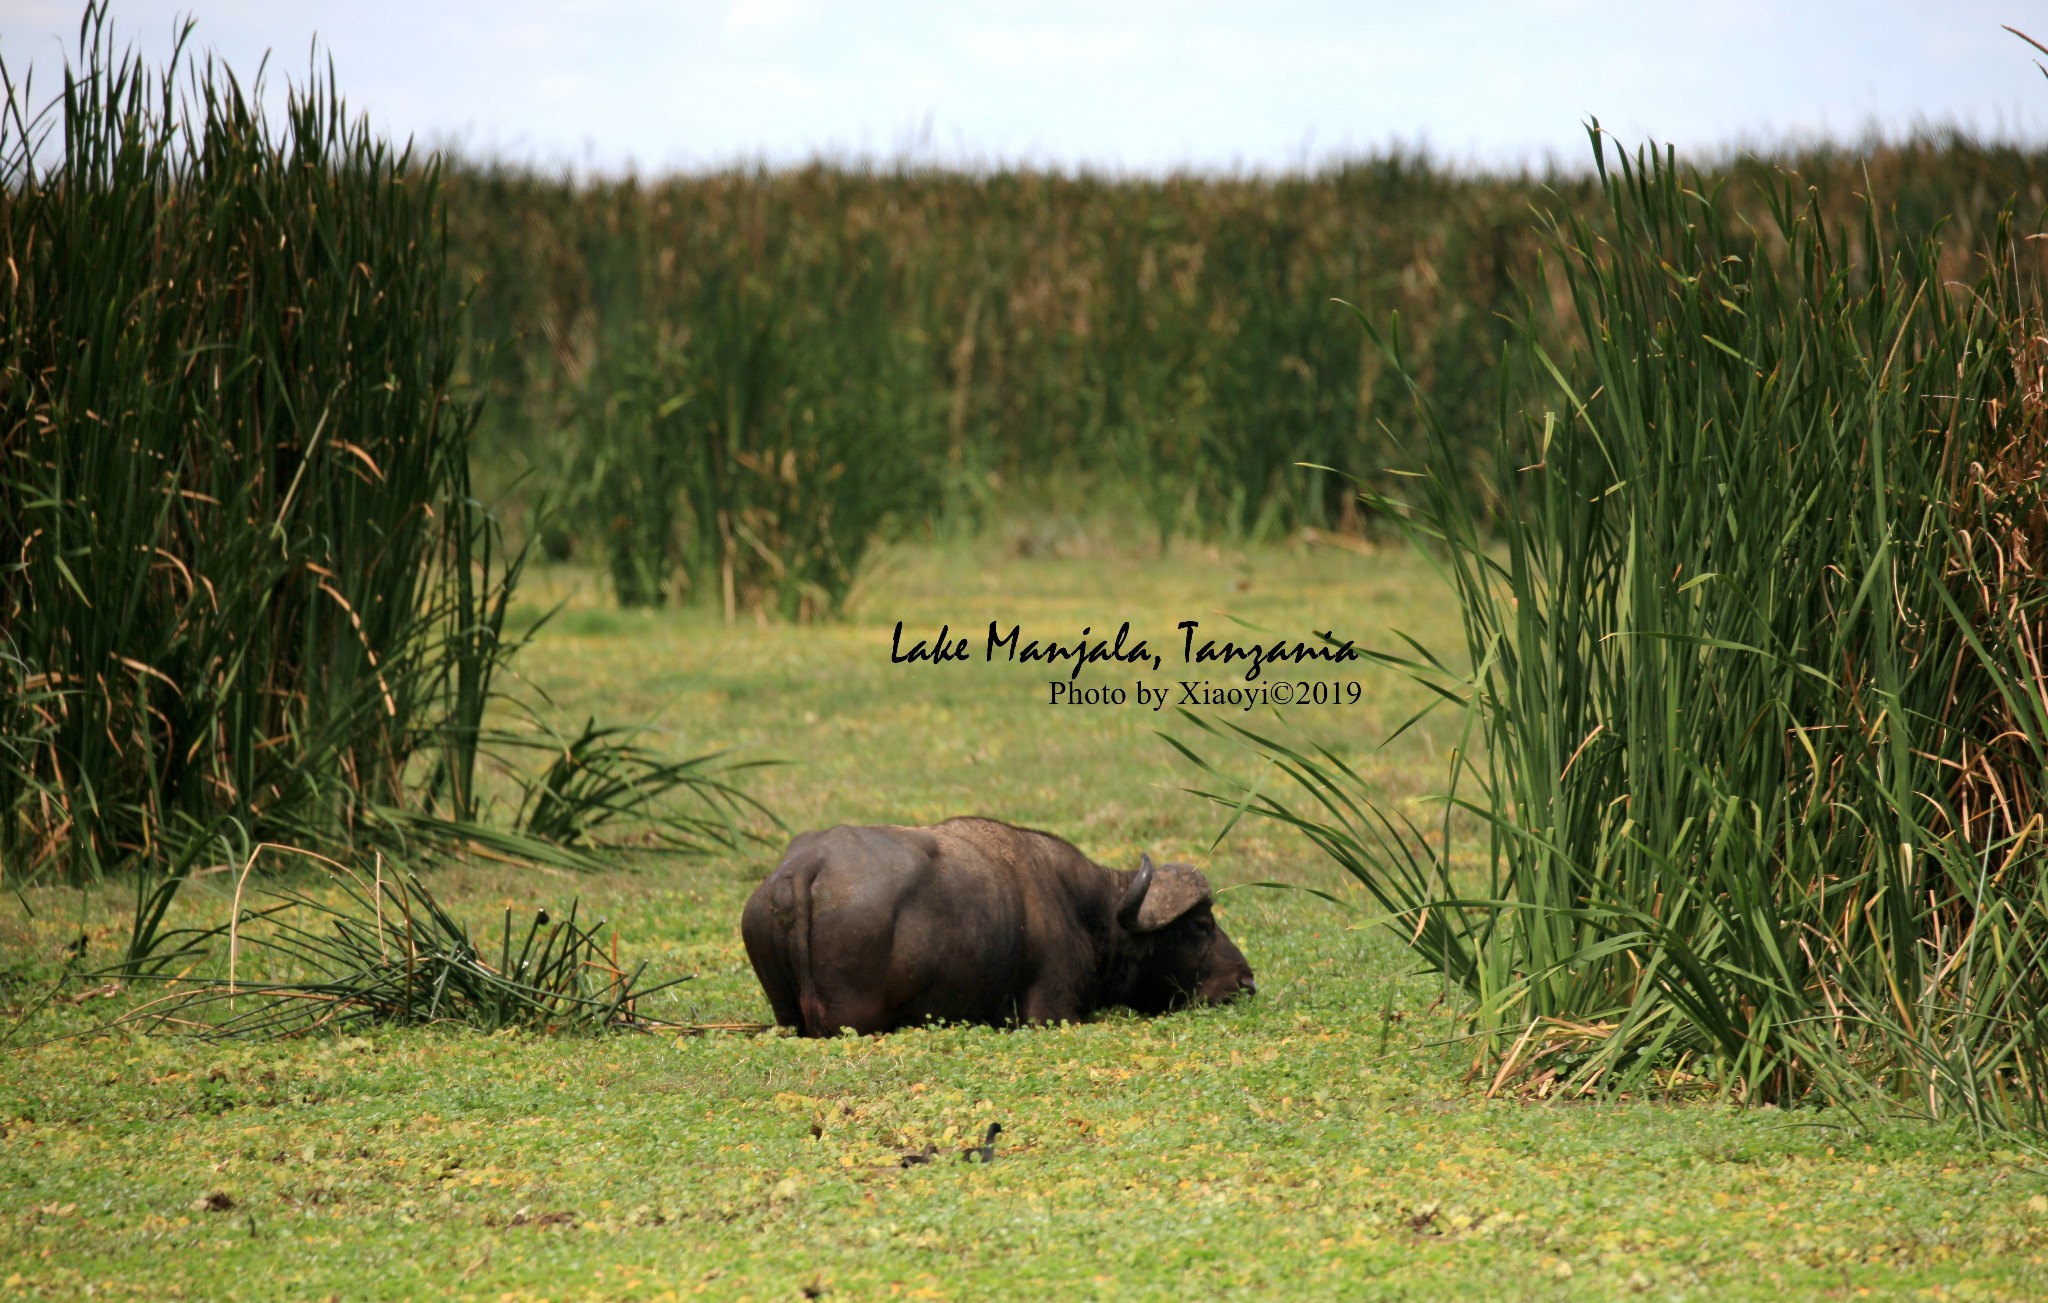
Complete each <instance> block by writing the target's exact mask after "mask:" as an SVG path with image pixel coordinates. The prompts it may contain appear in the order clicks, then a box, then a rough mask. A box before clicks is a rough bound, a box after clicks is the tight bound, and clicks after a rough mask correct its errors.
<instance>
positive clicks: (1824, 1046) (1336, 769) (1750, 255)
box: [1240, 128, 2048, 1129]
mask: <svg viewBox="0 0 2048 1303" xmlns="http://www.w3.org/2000/svg"><path fill="white" fill-rule="evenodd" d="M1594 145H1595V151H1596V152H1595V157H1596V161H1597V162H1598V164H1599V168H1600V183H1601V187H1602V190H1603V194H1604V196H1605V200H1606V213H1605V219H1604V220H1602V221H1600V222H1597V223H1596V222H1593V221H1589V220H1586V219H1583V218H1580V217H1576V216H1572V215H1569V214H1567V215H1563V216H1560V217H1558V218H1557V219H1556V220H1555V221H1554V224H1553V225H1552V227H1551V239H1552V242H1553V249H1554V251H1555V253H1556V255H1557V258H1558V264H1559V270H1560V272H1561V275H1562V277H1563V280H1564V283H1565V285H1566V286H1567V288H1568V289H1569V299H1568V301H1567V302H1568V305H1569V312H1570V315H1571V320H1570V321H1569V322H1567V323H1565V327H1566V328H1565V329H1563V330H1560V331H1557V332H1554V333H1553V334H1552V336H1551V337H1558V336H1562V335H1569V336H1571V337H1575V338H1578V339H1580V340H1582V341H1583V349H1582V350H1581V351H1579V352H1577V353H1576V354H1574V355H1570V356H1553V355H1552V354H1551V353H1550V352H1548V351H1547V350H1546V349H1545V348H1544V347H1543V346H1542V343H1541V338H1540V337H1539V335H1538V332H1537V331H1536V330H1535V329H1534V328H1532V329H1531V332H1530V338H1529V339H1528V356H1529V358H1530V365H1531V367H1532V369H1533V370H1535V372H1536V374H1538V375H1540V376H1543V377H1547V380H1548V383H1549V384H1550V386H1551V389H1550V395H1551V401H1552V402H1553V403H1554V404H1555V407H1554V409H1553V410H1552V411H1551V412H1548V413H1545V414H1543V415H1541V416H1540V417H1538V418H1536V419H1534V420H1520V419H1504V421H1503V430H1504V433H1503V435H1502V437H1501V442H1500V446H1499V448H1498V449H1497V451H1496V454H1495V459H1494V467H1495V468H1494V470H1493V471H1492V472H1491V474H1490V475H1489V476H1488V478H1487V480H1486V489H1487V497H1486V499H1485V501H1484V503H1483V504H1481V503H1476V502H1475V501H1474V500H1473V498H1472V497H1471V495H1469V494H1468V493H1467V492H1466V491H1465V487H1464V482H1465V476H1466V475H1467V473H1468V467H1467V466H1466V465H1465V464H1464V463H1463V462H1462V461H1461V460H1460V458H1459V449H1458V445H1457V444H1456V443H1455V442H1454V441H1453V440H1452V439H1451V438H1449V437H1448V436H1447V435H1446V434H1445V433H1444V432H1443V431H1442V430H1441V429H1440V427H1437V426H1436V425H1435V424H1434V422H1433V421H1431V422H1427V423H1428V424H1429V426H1430V428H1431V429H1432V432H1433V433H1432V439H1431V442H1430V444H1429V448H1428V455H1427V456H1426V457H1425V458H1424V459H1423V462H1422V466H1421V468H1420V470H1419V472H1418V475H1419V478H1418V479H1417V480H1416V481H1415V483H1416V484H1417V485H1418V488H1417V491H1416V492H1415V493H1414V494H1413V495H1412V496H1410V497H1409V498H1408V499H1406V500H1405V501H1399V502H1397V501H1395V500H1393V499H1390V498H1386V497H1377V498H1376V499H1375V501H1376V502H1377V504H1378V505H1380V506H1381V507H1382V508H1383V509H1385V510H1387V511H1389V512H1393V513H1397V514H1398V515H1399V516H1400V517H1401V518H1402V519H1403V520H1404V521H1405V522H1406V524H1407V527H1408V528H1409V529H1410V530H1411V531H1412V533H1413V534H1414V535H1415V536H1416V538H1417V539H1418V540H1419V541H1420V542H1422V543H1423V544H1424V545H1425V546H1426V547H1428V548H1430V549H1432V550H1433V551H1434V553H1435V555H1437V556H1438V557H1439V558H1440V559H1441V564H1442V568H1443V570H1444V573H1445V575H1446V577H1447V579H1448V580H1449V582H1450V583H1451V585H1452V586H1453V588H1454V590H1455V591H1456V593H1457V596H1458V599H1459V601H1460V603H1461V606H1462V609H1463V614H1464V619H1465V625H1466V638H1465V642H1466V648H1465V650H1466V653H1467V655H1468V656H1469V664H1470V665H1471V666H1472V668H1471V670H1470V671H1469V672H1457V671H1454V670H1453V668H1452V667H1451V666H1450V665H1449V664H1447V663H1446V662H1444V661H1442V660H1438V659H1435V658H1432V657H1429V656H1427V655H1404V656H1400V657H1395V656H1389V657H1387V658H1386V659H1388V660H1389V661H1390V662H1391V663H1394V664H1397V665H1399V666H1401V667H1402V668H1404V669H1406V670H1408V671H1409V672H1411V673H1413V674H1414V675H1415V676H1416V677H1417V678H1419V679H1421V680H1422V681H1424V682H1426V683H1427V684H1429V685H1430V686H1431V687H1433V688H1435V689H1436V690H1437V691H1438V692H1439V693H1441V694H1442V696H1443V698H1444V699H1447V700H1448V701H1449V702H1451V703H1453V704H1454V705H1455V707H1456V708H1458V709H1461V710H1462V711H1463V712H1464V715H1465V729H1466V732H1465V735H1464V737H1463V739H1462V740H1461V742H1460V745H1459V746H1458V748H1457V750H1456V751H1455V753H1454V759H1453V761H1452V763H1451V768H1450V773H1449V785H1448V788H1447V790H1446V792H1445V796H1444V811H1445V813H1444V818H1443V820H1442V821H1441V823H1439V824H1437V825H1436V826H1435V827H1433V828H1424V827H1422V826H1419V825H1418V824H1417V823H1415V822H1411V821H1410V820H1409V819H1408V818H1407V817H1406V816H1405V815H1404V814H1403V813H1401V812H1399V811H1397V810H1394V809H1391V808H1389V807H1387V806H1386V805H1384V804H1382V803H1380V802H1378V801H1377V800H1376V799H1375V798H1374V797H1373V795H1372V794H1371V792H1370V791H1368V790H1367V789H1366V787H1365V784H1363V783H1362V782H1361V781H1360V780H1359V778H1358V776H1357V774H1356V773H1355V772H1354V771H1353V770H1352V769H1350V768H1349V767H1348V766H1347V765H1345V764H1344V762H1343V761H1342V760H1341V759H1339V758H1338V757H1336V756H1335V755H1333V754H1331V753H1329V752H1327V751H1321V752H1319V751H1315V750H1313V749H1309V748H1299V747H1293V746H1290V745H1287V744H1285V743H1282V742H1280V741H1277V740H1275V739H1273V738H1271V737H1268V736H1261V735H1256V734H1253V733H1250V732H1245V731H1243V730H1240V732H1242V733H1243V737H1244V738H1245V739H1248V740H1249V741H1251V742H1252V744H1253V745H1255V746H1258V747H1260V748H1262V749H1263V750H1265V752H1266V753H1267V754H1268V755H1270V756H1272V757H1273V758H1274V759H1275V760H1276V761H1277V762H1278V763H1279V764H1280V766H1281V767H1282V768H1283V769H1284V770H1285V771H1286V772H1287V773H1288V774H1289V775H1291V776H1292V777H1293V779H1294V780H1296V782H1297V783H1298V784H1299V785H1300V787H1301V788H1302V789H1303V790H1304V791H1305V792H1306V793H1307V794H1308V796H1309V797H1310V798H1311V799H1312V804H1311V806H1310V807H1309V808H1308V809H1307V810H1306V811H1296V810H1294V809H1291V808H1289V807H1288V806H1287V804H1286V803H1284V802H1281V801H1279V800H1277V799H1274V798H1272V797H1270V796H1265V795H1258V794H1253V795H1249V796H1246V797H1244V798H1243V799H1244V800H1245V801H1247V802H1249V803H1250V805H1251V806H1252V807H1253V808H1257V809H1261V810H1263V811H1264V812H1265V813H1267V814H1270V815H1272V816H1274V817H1276V818H1280V819H1283V820H1286V821H1288V822H1291V823H1293V824H1294V825H1295V826H1297V827H1299V828H1300V829H1301V830H1302V831H1303V832H1305V833H1306V834H1307V835H1308V836H1309V837H1310V838H1311V839H1312V840H1313V841H1314V842H1315V843H1316V844H1317V845H1318V846H1320V847H1321V848H1322V849H1323V850H1325V851H1326V852H1328V853H1329V854H1330V855H1331V856H1332V857H1333V858H1334V859H1335V860H1336V861H1337V862H1338V863H1340V864H1341V865H1342V866H1343V867H1345V868H1346V869H1348V870H1349V871H1351V872H1352V873H1353V874H1355V875H1356V876H1357V877H1358V879H1359V880H1360V881H1361V882H1362V883H1364V884H1365V885H1366V886H1367V887H1368V888H1369V889H1370V890H1371V891H1372V892H1373V893H1374V894H1375V895H1376V896H1377V898H1378V899H1379V900H1380V902H1381V903H1382V904H1383V905H1384V906H1386V907H1387V908H1388V909H1390V910H1392V911H1394V912H1395V913H1396V915H1397V922H1396V926H1397V927H1398V928H1399V930H1400V931H1401V933H1402V935H1403V937H1404V938H1405V939H1407V940H1408V942H1409V943H1410V944H1411V945H1412V946H1414V948H1415V949H1416V950H1417V951H1418V952H1419V953H1420V954H1421V955H1423V956H1424V957H1426V958H1427V960H1428V962H1429V964H1430V965H1431V966H1432V967H1434V968H1436V969H1437V970H1439V971H1440V972H1441V973H1442V974H1444V975H1445V976H1446V977H1447V978H1449V979H1450V980H1452V981H1454V982H1455V983H1457V984H1458V985H1459V986H1461V987H1463V988H1464V989H1465V990H1466V991H1467V992H1469V993H1470V995H1471V996H1472V998H1473V1000H1474V1002H1475V1004H1474V1011H1473V1015H1472V1019H1473V1028H1474V1031H1475V1033H1476V1034H1477V1036H1478V1038H1479V1041H1480V1044H1481V1046H1482V1048H1483V1051H1484V1053H1485V1054H1486V1055H1490V1056H1492V1058H1493V1063H1494V1065H1495V1066H1494V1067H1493V1068H1492V1069H1491V1071H1492V1073H1493V1075H1494V1078H1495V1084H1496V1086H1498V1087H1502V1088H1505V1087H1506V1086H1508V1085H1509V1084H1511V1083H1512V1082H1514V1081H1516V1080H1519V1079H1524V1078H1526V1077H1528V1076H1532V1075H1540V1074H1545V1073H1547V1074H1549V1076H1548V1078H1547V1079H1546V1088H1547V1087H1548V1085H1549V1084H1550V1082H1556V1081H1561V1082H1562V1083H1564V1084H1565V1085H1567V1086H1571V1087H1575V1088H1577V1089H1580V1090H1590V1089H1593V1088H1596V1087H1599V1086H1603V1085H1606V1086H1619V1087H1623V1088H1629V1089H1659V1088H1662V1089H1671V1088H1678V1087H1682V1086H1684V1085H1686V1084H1688V1083H1692V1084H1700V1085H1705V1086H1707V1087H1709V1088H1712V1089H1716V1090H1720V1091H1723V1092H1726V1093H1728V1094H1729V1095H1731V1096H1734V1097H1736V1098H1740V1099H1747V1100H1752V1101H1769V1102H1778V1103H1788V1102H1796V1101H1801V1100H1806V1099H1813V1098H1824V1099H1828V1100H1832V1101H1837V1102H1844V1103H1852V1104H1853V1103H1860V1102H1869V1101H1878V1102H1881V1103H1882V1104H1884V1105H1885V1106H1887V1107H1894V1106H1902V1107H1907V1108H1910V1109H1914V1110H1917V1111H1921V1112H1924V1113H1927V1114H1931V1115H1935V1116H1941V1117H1957V1118H1962V1119H1966V1120H1967V1121H1968V1122H1969V1123H1971V1124H1973V1125H1976V1126H1979V1127H1998V1128H2004V1127H2025V1128H2034V1129H2039V1128H2041V1127H2043V1126H2044V1125H2048V1081H2044V1077H2043V1072H2044V1070H2048V1053H2044V1052H2048V1021H2044V1017H2048V1016H2044V1012H2043V1011H2044V1009H2048V976H2044V974H2048V875H2044V874H2043V873H2042V864H2043V847H2042V843H2041V837H2042V827H2043V825H2042V821H2041V819H2040V817H2039V813H2038V812H2039V809H2040V799H2041V775H2042V774H2043V773H2044V772H2048V769H2044V765H2048V710H2044V706H2043V702H2044V701H2048V695H2044V691H2043V690H2044V687H2048V678H2044V667H2043V664H2042V662H2041V659H2040V655H2039V648H2040V646H2041V641H2040V635H2041V629H2042V620H2043V618H2044V611H2048V585H2044V584H2043V583H2042V582H2041V581H2040V578H2039V576H2038V575H2037V574H2036V572H2035V570H2034V567H2033V564H2032V561H2031V555H2032V552H2031V545H2030V537H2031V530H2032V522H2034V521H2035V520H2036V519H2037V518H2038V516H2039V513H2040V512H2041V510H2042V505H2041V504H2042V498H2041V492H2042V486H2041V481H2040V480H2039V479H2038V477H2036V476H2035V475H2034V474H2033V470H2034V468H2036V467H2037V466H2038V462H2039V456H2038V453H2039V448H2040V445H2041V438H2042V434H2041V431H2042V413H2041V407H2040V403H2039V392H2040V358H2041V345H2040V343H2039V341H2038V336H2039V334H2040V324H2039V322H2040V318H2039V316H2038V313H2037V312H2036V310H2035V308H2034V306H2033V304H2034V303H2035V301H2036V300H2035V286H2034V277H2035V276H2036V275H2037V274H2038V270H2039V266H2038V261H2037V259H2036V256H2035V255H2033V254H2031V253H2030V252H2028V251H2027V250H2026V249H2025V248H2024V247H2023V246H2021V245H2020V244H2019V243H2018V242H2017V241H2016V240H2015V239H2014V238H2013V236H2012V233H2011V231H2010V229H2009V228H2005V227H2001V228H2000V229H1999V230H1998V231H1997V232H1996V234H1995V236H1994V238H1991V239H1989V240H1986V241H1984V242H1983V244H1981V245H1980V246H1979V251H1980V253H1981V255H1982V256H1983V257H1984V258H1985V259H1986V262H1985V264H1984V270H1983V272H1982V274H1981V275H1979V276H1978V277H1976V278H1975V279H1974V280H1973V281H1972V282H1970V283H1969V284H1967V285H1961V286H1959V285H1956V284H1954V283H1952V282H1951V280H1950V278H1949V276H1948V275H1947V274H1946V273H1945V267H1946V266H1947V265H1949V263H1951V262H1952V261H1953V260H1954V252H1953V250H1949V251H1946V252H1945V251H1944V250H1943V248H1942V247H1941V246H1940V245H1938V244H1937V243H1935V242H1934V241H1933V240H1906V239H1900V238H1898V237H1896V236H1895V235H1893V234H1892V233H1891V232H1889V231H1887V229H1886V227H1885V224H1884V223H1883V222H1882V221H1881V220H1880V216H1879V214H1878V213H1877V211H1876V210H1875V209H1874V208H1872V207H1866V208H1865V210H1864V213H1863V217H1862V220H1861V221H1860V222H1859V223H1856V224H1853V225H1850V224H1839V223H1834V222H1831V221H1829V220H1827V218H1826V214H1825V211H1824V209H1823V206H1822V201H1821V200H1820V198H1819V197H1817V196H1816V195H1814V194H1812V193H1811V192H1807V193H1802V192H1801V190H1800V189H1799V188H1796V187H1795V185H1794V184H1793V182H1792V180H1791V179H1790V178H1779V179H1777V180H1776V181H1775V182H1774V183H1772V184H1771V186H1770V188H1769V190H1768V192H1767V195H1766V199H1767V201H1768V205H1769V212H1770V215H1771V218H1770V220H1769V221H1768V222H1767V223H1750V222H1747V221H1743V220H1740V219H1739V218H1737V217H1735V216H1733V215H1732V214H1733V212H1734V211H1735V209H1736V205H1735V204H1734V203H1732V202H1731V200H1730V198H1729V197H1728V196H1727V195H1725V194H1724V193H1722V192H1721V191H1720V190H1719V189H1718V188H1717V187H1715V186H1714V185H1713V184H1712V182H1711V179H1710V178H1707V177H1704V176H1702V175H1700V174H1699V173H1697V172H1694V171H1691V170H1689V169H1685V168H1682V167H1681V166H1679V165H1678V163H1677V162H1676V160H1675V158H1674V157H1673V156H1671V155H1670V154H1668V153H1667V154H1665V155H1663V156H1662V157H1659V156H1658V155H1656V154H1654V153H1651V154H1647V155H1642V154H1639V155H1637V156H1636V157H1635V158H1634V159H1633V160H1631V159H1630V158H1629V157H1628V156H1626V155H1620V156H1613V155H1610V154H1609V152H1608V149H1607V146H1606V144H1605V142H1604V140H1603V139H1602V138H1601V136H1600V135H1599V133H1598V131H1597V128H1596V130H1595V135H1594ZM1396 360H1397V361H1398V353H1396ZM1425 418H1427V412H1426V410H1425ZM1489 520H1490V521H1491V524H1492V527H1491V528H1488V521H1489ZM1465 815H1469V816H1471V822H1469V823H1468V822H1466V821H1465V819H1464V818H1463V816H1465ZM1469 828H1476V829H1477V830H1478V831H1479V837H1480V843H1481V844H1480V845H1479V846H1478V847H1477V850H1476V856H1475V858H1476V860H1477V864H1476V865H1474V866H1473V867H1472V868H1471V869H1470V870H1466V869H1463V868H1461V867H1460V865H1461V862H1463V861H1461V859H1460V858H1459V857H1460V856H1461V855H1462V854H1463V852H1462V851H1461V850H1459V849H1457V848H1458V846H1459V844H1460V840H1461V829H1469Z"/></svg>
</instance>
